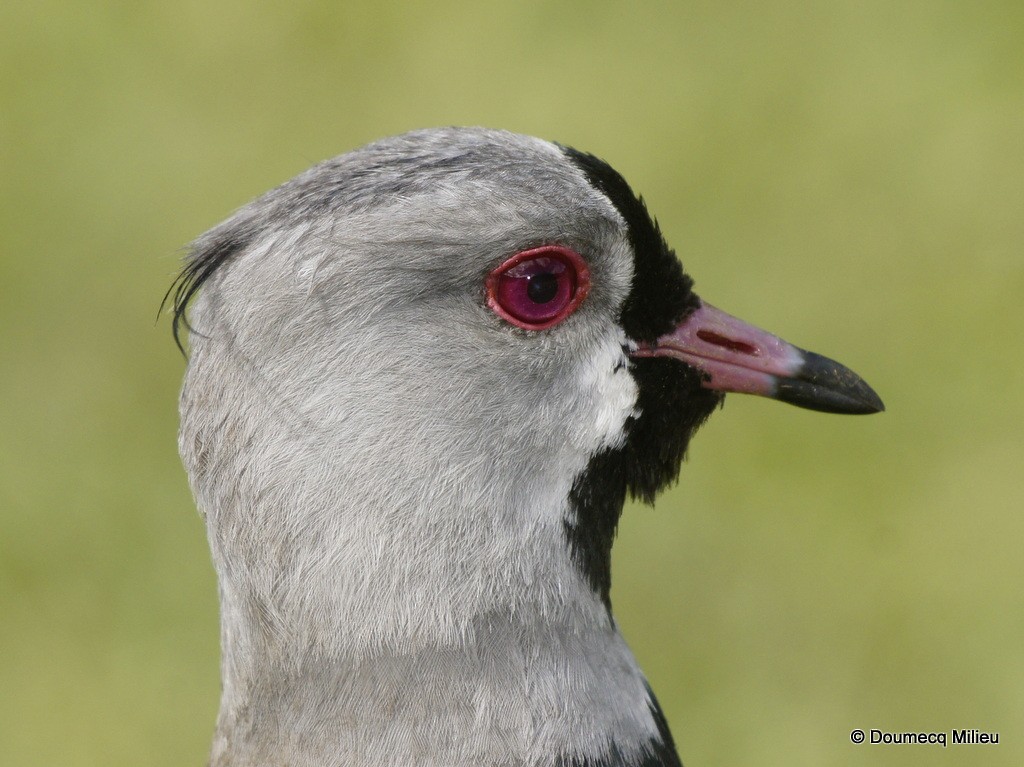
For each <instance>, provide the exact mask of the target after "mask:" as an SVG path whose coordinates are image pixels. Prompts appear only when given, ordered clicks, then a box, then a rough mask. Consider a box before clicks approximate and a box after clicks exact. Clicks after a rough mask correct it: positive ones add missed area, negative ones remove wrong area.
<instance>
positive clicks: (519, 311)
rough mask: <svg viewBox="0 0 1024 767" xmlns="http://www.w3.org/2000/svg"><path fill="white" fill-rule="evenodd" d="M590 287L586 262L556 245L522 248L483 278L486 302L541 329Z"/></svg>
mask: <svg viewBox="0 0 1024 767" xmlns="http://www.w3.org/2000/svg"><path fill="white" fill-rule="evenodd" d="M589 287H590V278H589V271H588V269H587V264H586V262H585V261H584V260H583V259H582V258H581V257H580V256H579V254H577V253H576V252H574V251H572V250H569V249H568V248H564V247H561V246H557V245H548V246H544V247H540V248H533V249H531V250H525V251H522V252H521V253H517V254H516V255H514V256H512V257H511V258H509V259H508V260H507V261H505V262H504V263H503V264H502V265H501V266H499V267H498V268H497V269H495V270H494V271H493V272H491V274H490V275H489V276H488V278H487V303H488V305H489V306H490V307H491V309H493V310H494V311H495V312H496V313H497V314H498V315H499V316H501V317H503V318H504V319H506V320H508V321H509V322H511V323H512V324H513V325H516V326H518V327H521V328H525V329H527V330H543V329H544V328H549V327H551V326H553V325H556V324H558V323H559V322H561V321H562V320H563V319H565V318H566V317H568V316H569V315H570V314H571V313H572V312H573V311H574V310H575V309H576V307H577V306H579V304H580V302H581V301H582V300H583V298H584V296H585V295H586V293H587V290H588V289H589Z"/></svg>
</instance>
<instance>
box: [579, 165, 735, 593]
mask: <svg viewBox="0 0 1024 767" xmlns="http://www.w3.org/2000/svg"><path fill="white" fill-rule="evenodd" d="M562 149H563V151H564V152H565V153H566V155H567V156H568V157H569V159H570V160H571V161H572V162H573V163H575V164H576V165H577V166H578V167H579V168H580V169H581V170H582V171H583V172H584V174H585V175H586V177H587V180H588V181H589V182H590V183H591V184H592V185H593V186H594V187H595V188H596V189H597V190H598V191H600V192H602V193H603V194H604V195H605V196H607V197H608V199H609V200H610V201H611V203H612V204H613V205H614V206H615V208H616V209H617V210H618V211H619V213H620V214H621V216H622V218H623V219H624V220H625V222H626V227H627V230H628V236H629V242H630V245H631V246H632V249H633V257H634V270H633V271H634V277H633V285H632V287H631V289H630V293H629V295H628V296H627V297H626V299H625V301H624V302H623V304H622V311H621V315H620V322H621V324H622V327H623V329H624V330H625V331H626V333H627V335H628V336H629V337H630V338H631V339H632V340H634V341H639V342H646V343H653V342H654V341H655V340H656V339H657V338H658V337H659V336H661V335H664V334H665V333H668V332H669V331H671V330H672V329H673V328H675V327H676V326H677V325H678V324H679V323H680V322H682V320H683V319H685V318H686V316H687V315H689V314H690V313H691V312H693V311H694V310H695V309H697V308H698V307H699V306H700V299H699V298H698V297H697V296H696V294H695V293H694V292H693V290H692V288H693V280H691V279H690V277H689V276H687V275H686V273H685V272H683V267H682V265H681V264H680V263H679V260H678V259H677V258H676V256H675V253H673V252H672V250H671V248H669V247H668V245H667V244H666V243H665V239H664V237H662V235H661V231H660V230H659V229H658V225H657V223H656V222H655V221H654V220H653V219H652V218H651V216H650V215H649V214H648V212H647V208H646V207H645V206H644V203H643V201H642V200H641V199H640V198H639V197H637V196H636V195H635V194H633V191H632V190H631V189H630V187H629V185H628V184H627V183H626V181H625V179H623V178H622V176H621V175H619V173H617V172H616V171H615V170H614V169H613V168H612V167H611V166H609V165H608V164H607V163H605V162H604V161H602V160H599V159H598V158H596V157H594V156H593V155H590V154H585V153H583V152H579V151H577V150H575V149H570V148H567V147H563V148H562ZM630 372H631V373H632V375H633V377H634V379H635V380H636V382H637V389H638V391H639V395H638V400H637V409H638V410H639V411H640V414H639V416H638V417H636V418H631V419H630V420H629V421H627V423H626V440H625V444H624V445H623V446H622V447H619V448H615V449H612V450H605V451H603V452H601V453H598V454H597V455H595V456H593V457H592V458H591V459H590V462H589V463H588V465H587V467H586V468H585V469H584V470H583V472H582V473H581V474H580V475H579V476H578V477H577V478H576V481H575V482H574V484H573V487H572V490H571V491H570V493H569V502H570V506H571V508H572V510H573V511H574V512H575V514H574V518H573V519H571V520H569V521H567V522H566V532H567V534H568V538H569V544H570V546H571V548H572V550H573V552H574V554H575V555H576V558H577V561H578V562H579V564H580V567H581V569H582V571H583V573H584V575H585V576H586V578H587V580H588V581H589V582H590V584H591V586H592V587H593V588H594V590H595V591H596V592H597V593H598V594H599V595H600V596H601V599H602V600H603V601H604V603H605V605H606V606H608V608H609V610H610V609H611V601H610V596H609V591H610V589H611V549H612V541H613V539H614V537H615V530H616V527H617V526H618V523H619V516H620V515H621V513H622V504H623V503H624V502H625V498H626V495H627V493H628V494H630V495H631V496H632V497H634V498H637V499H639V500H642V501H644V502H645V503H653V502H654V497H655V495H657V493H658V491H660V490H661V489H662V488H663V487H665V486H666V485H668V484H669V483H671V482H673V481H675V479H676V477H677V476H678V475H679V469H680V464H681V462H682V460H683V457H684V456H685V454H686V448H687V446H688V445H689V443H690V438H691V437H692V436H693V433H694V432H695V431H696V430H697V428H698V427H699V426H700V425H701V424H702V423H704V421H705V419H707V417H708V416H709V415H710V414H711V411H712V410H714V408H715V406H716V405H717V404H718V403H719V402H721V399H722V397H721V395H719V394H717V393H714V392H711V391H708V390H707V389H704V388H703V387H702V386H701V375H700V373H699V372H697V371H696V370H694V369H693V368H691V367H689V366H687V365H685V364H684V363H682V362H679V361H678V360H673V359H666V358H643V359H634V360H633V361H632V362H631V363H630Z"/></svg>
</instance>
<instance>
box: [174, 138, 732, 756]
mask: <svg viewBox="0 0 1024 767" xmlns="http://www.w3.org/2000/svg"><path fill="white" fill-rule="evenodd" d="M548 243H559V244H560V245H563V246H565V247H567V248H571V249H572V250H574V251H575V252H577V253H580V254H582V255H583V256H584V257H585V258H586V260H587V264H588V265H589V269H590V279H591V283H592V285H593V288H592V289H591V291H590V293H589V294H588V295H587V297H586V300H585V301H583V303H582V304H581V305H580V306H579V308H578V309H577V310H576V311H575V313H574V314H573V315H572V316H571V317H570V318H568V319H567V320H566V321H565V322H563V323H562V324H560V325H558V326H557V327H556V328H553V329H552V330H550V331H546V330H545V331H536V332H534V331H525V330H521V329H519V328H515V327H511V326H510V325H509V323H508V322H505V321H504V320H503V319H502V318H501V317H499V316H497V315H496V314H495V313H494V312H493V311H491V310H490V309H489V308H488V306H487V304H486V302H485V301H484V300H483V297H482V287H481V286H482V284H483V279H484V277H486V275H487V274H488V272H489V271H490V270H492V269H493V268H494V267H495V266H496V265H497V264H499V263H501V262H502V260H503V259H505V258H507V257H508V256H509V255H510V254H513V253H516V252H519V251H522V250H524V249H527V248H531V247H536V246H538V245H544V244H548ZM634 255H635V254H634V253H633V244H632V243H631V240H630V231H629V227H628V226H627V223H626V221H625V219H624V217H623V215H622V212H621V210H620V209H619V208H617V206H616V204H613V202H612V200H611V199H610V197H609V195H608V194H606V193H604V192H603V191H602V190H600V189H598V188H596V187H595V184H594V183H593V181H592V179H590V178H588V176H587V174H586V172H585V169H584V168H581V166H580V165H579V164H578V163H574V162H573V161H572V160H571V159H570V158H569V157H567V155H566V152H565V150H563V149H562V148H561V147H558V146H556V145H553V144H550V143H548V142H545V141H541V140H539V139H534V138H529V137H524V136H518V135H514V134H510V133H505V132H500V131H490V130H482V129H454V128H453V129H443V130H432V131H419V132H415V133H412V134H406V135H404V136H399V137H396V138H393V139H387V140H384V141H381V142H378V143H375V144H372V145H370V146H367V147H364V148H362V149H359V150H356V151H354V152H351V153H349V154H346V155H343V156H341V157H339V158H336V159H334V160H330V161H327V162H324V163H322V164H320V165H317V166H316V167H314V168H312V169H311V170H309V171H307V172H306V173H304V174H302V175H300V176H298V177H297V178H295V179H293V180H292V181H289V182H288V183H286V184H284V185H282V186H280V187H278V188H277V189H274V190H272V191H271V192H268V193H267V194H265V195H263V196H262V197H260V198H258V199H257V200H255V201H254V202H252V203H251V204H249V205H248V206H246V207H244V208H242V209H241V210H240V211H238V212H237V213H236V214H235V215H234V216H232V217H231V218H230V219H228V220H227V221H225V222H224V223H223V224H221V225H219V226H217V227H216V228H214V229H212V230H211V231H210V232H208V233H206V234H205V235H203V236H202V237H200V238H199V239H198V240H197V241H196V242H195V243H194V245H193V248H192V256H191V266H190V269H191V271H190V272H188V273H187V276H186V278H185V282H184V283H183V285H184V289H183V290H179V294H178V297H177V298H178V304H179V305H178V306H177V308H178V310H179V312H181V313H183V311H184V304H185V303H188V299H189V298H191V297H192V294H193V293H195V292H196V289H197V288H198V287H199V286H200V285H201V287H202V289H201V290H200V291H198V293H197V295H196V297H195V300H194V301H193V302H192V306H191V310H190V314H189V326H190V328H191V329H192V332H191V333H190V338H189V361H188V368H187V373H186V376H185V383H184V387H183V390H182V395H181V430H180V437H179V448H180V451H181V455H182V458H183V461H184V464H185V467H186V469H187V471H188V475H189V480H190V483H191V487H192V489H193V492H194V494H195V497H196V500H197V503H198V506H199V508H200V510H201V512H202V514H203V516H204V518H205V521H206V524H207V528H208V533H209V541H210V547H211V551H212V555H213V563H214V566H215V568H216V571H217V577H218V582H219V589H220V599H221V611H222V617H221V620H222V629H221V643H222V650H223V662H222V677H223V697H222V701H221V707H220V713H219V716H218V720H217V729H216V735H215V738H214V745H213V751H212V756H211V764H212V765H215V766H216V767H228V766H230V767H255V766H256V765H285V764H287V765H292V766H293V767H324V766H325V765H338V766H340V765H345V766H346V767H361V766H363V765H366V766H369V765H373V766H374V767H386V766H392V765H393V766H394V767H419V766H423V767H427V766H428V765H429V766H431V767H442V766H444V767H481V765H509V766H512V765H516V766H519V765H522V766H524V767H525V766H527V765H530V766H534V765H536V766H537V767H540V766H541V765H570V764H576V765H588V766H589V765H594V766H596V765H611V764H620V765H641V764H651V765H653V764H674V763H676V762H675V761H652V760H653V759H655V758H656V752H657V751H658V749H659V748H662V749H664V748H666V744H665V738H666V737H667V732H665V731H663V730H664V727H663V723H662V722H660V715H659V714H658V712H657V705H656V703H655V702H654V701H653V698H652V697H651V695H650V693H649V690H648V688H647V686H646V682H645V680H644V678H643V675H642V673H641V672H640V670H639V668H638V666H637V664H636V662H635V660H634V659H633V656H632V655H631V653H630V651H629V649H628V648H627V646H626V645H625V643H624V642H623V640H622V638H621V636H620V635H619V633H618V631H617V629H616V626H615V623H614V621H613V619H612V617H611V614H610V612H609V610H608V609H607V607H606V605H605V604H604V602H603V600H602V595H601V594H600V593H598V592H597V591H596V590H595V588H594V584H593V582H592V581H591V580H588V577H587V575H586V573H585V572H584V571H583V570H582V569H581V566H580V560H579V557H578V555H577V554H575V553H574V551H573V547H572V545H571V544H570V542H569V541H568V540H567V532H566V531H567V524H569V522H570V521H571V520H572V519H573V513H574V512H573V509H572V508H571V504H570V495H571V494H572V493H573V491H574V487H577V489H578V483H579V481H580V477H581V476H583V475H585V473H586V471H587V467H588V465H590V462H591V461H592V460H593V459H594V457H595V456H598V455H603V454H610V453H614V451H616V450H620V449H622V448H623V446H624V445H625V443H626V441H627V439H628V436H629V433H630V429H631V426H630V424H631V422H632V421H635V420H636V419H637V418H638V417H639V416H640V413H639V405H638V402H639V399H638V383H637V379H636V378H635V377H634V375H633V374H632V372H631V371H632V369H633V368H634V367H635V365H636V361H635V360H634V359H633V358H632V353H633V352H635V351H636V350H637V349H638V346H639V341H638V339H635V338H631V337H629V336H628V335H627V333H626V331H625V330H624V328H623V326H622V323H621V322H620V313H621V311H622V306H623V303H624V302H625V301H626V298H627V296H628V295H629V294H630V291H631V289H632V287H633V285H634V283H635V282H636V280H635V274H634V270H635V263H636V262H635V258H634ZM672 364H673V365H679V367H682V365H681V364H680V363H676V362H673V363H672ZM694 380H699V377H698V378H697V379H694ZM715 401H717V400H715ZM675 460H676V463H678V456H677V457H676V458H675ZM623 492H624V491H623ZM620 503H621V502H620ZM577 522H578V521H577ZM608 545H609V546H610V539H609V544H608ZM667 749H668V751H666V752H665V753H666V754H668V753H669V752H671V749H672V747H671V741H670V739H669V741H668V745H667ZM663 758H664V759H666V760H668V759H669V758H670V757H669V756H665V757H663ZM671 758H672V759H674V755H672V757H671ZM645 760H647V761H645Z"/></svg>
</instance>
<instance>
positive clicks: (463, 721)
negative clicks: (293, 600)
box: [211, 605, 658, 767]
mask: <svg viewBox="0 0 1024 767" xmlns="http://www.w3.org/2000/svg"><path fill="white" fill-rule="evenodd" d="M228 608H229V609H228V610H227V611H226V613H225V615H226V616H227V621H226V622H225V624H224V626H223V642H224V652H225V655H224V658H223V698H222V701H221V709H220V715H219V719H218V725H217V734H216V737H215V740H214V747H213V756H212V760H211V765H213V767H255V766H256V765H261V766H262V765H279V764H288V765H293V766H294V767H314V766H315V767H325V766H326V765H339V767H340V766H341V765H346V767H359V766H361V765H374V766H375V767H385V766H387V765H394V766H395V767H399V766H401V767H419V766H421V765H422V766H423V767H427V766H428V765H429V766H431V767H435V766H437V767H439V766H440V765H445V766H446V767H462V766H465V767H470V766H472V767H483V766H486V765H498V764H501V765H517V766H519V765H522V766H523V767H525V766H526V765H531V766H532V765H556V764H568V763H574V764H594V765H597V764H604V763H606V762H605V761H602V760H603V759H605V758H607V755H608V754H620V755H625V756H627V757H628V756H629V755H630V754H633V755H640V754H642V753H644V752H646V751H649V750H650V745H649V744H650V743H651V742H653V741H654V740H655V739H656V738H657V737H658V731H657V722H656V721H655V719H656V717H654V716H653V715H652V710H651V702H650V697H649V691H648V690H647V687H646V683H645V681H644V679H643V676H642V674H641V673H640V670H639V668H638V667H637V665H636V663H635V661H634V659H633V657H632V655H631V653H630V651H629V649H628V648H627V647H626V645H625V643H624V641H623V640H622V638H621V636H620V635H619V633H618V631H617V630H616V628H615V626H614V624H613V623H612V622H611V621H610V620H605V621H603V622H602V621H595V622H593V623H592V624H590V625H586V624H574V625H569V624H561V625H559V624H546V623H543V622H538V621H536V620H533V619H531V620H530V621H528V622H523V621H521V620H520V619H519V618H517V617H516V616H513V615H511V614H504V615H502V614H501V613H500V612H496V613H494V614H491V615H489V616H483V617H480V618H478V619H477V620H474V621H473V622H472V623H471V625H470V626H469V627H468V630H467V631H466V632H465V633H464V635H463V636H461V637H459V638H458V639H455V640H453V641H447V642H440V643H436V644H434V643H418V642H416V641H410V642H409V644H408V645H407V646H404V647H403V646H401V644H397V645H392V646H384V647H378V648H376V649H374V650H370V651H367V650H360V651H358V652H353V651H347V650H346V648H344V647H340V646H335V647H332V648H325V647H322V646H321V647H315V646H312V645H310V644H309V643H308V637H299V636H296V635H294V634H290V633H286V632H279V633H277V634H276V635H269V634H266V633H265V632H264V628H265V627H260V626H253V625H244V624H237V623H236V624H235V625H232V621H235V620H237V617H238V616H237V614H235V613H233V611H232V610H231V609H230V605H229V606H228ZM254 631H255V632H258V633H260V636H259V637H257V636H256V635H255V634H254ZM638 758H639V757H638ZM572 760H575V761H572ZM614 763H615V764H632V763H634V762H633V761H621V762H619V761H616V762H614Z"/></svg>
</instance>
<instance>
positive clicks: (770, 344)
mask: <svg viewBox="0 0 1024 767" xmlns="http://www.w3.org/2000/svg"><path fill="white" fill-rule="evenodd" d="M633 356H634V357H672V358H674V359H677V360H680V361H682V362H685V363H686V364H687V365H690V366H691V367H694V368H696V369H697V370H699V371H701V372H702V373H704V375H705V379H704V386H705V388H707V389H713V390H715V391H721V392H742V393H744V394H759V395H761V396H762V397H771V398H773V399H777V400H781V401H783V402H789V403H790V404H793V405H798V406H800V407H805V408H810V409H811V410H821V411H823V412H826V413H851V414H854V413H856V414H863V413H878V412H880V411H882V410H885V405H883V404H882V400H881V399H880V398H879V396H878V395H877V394H875V392H874V391H873V390H872V388H871V387H870V386H868V385H867V384H866V383H865V382H864V380H863V379H862V378H861V377H860V376H858V375H857V374H856V373H854V372H853V371H852V370H850V369H849V368H847V367H845V366H843V365H840V364H839V363H838V362H836V361H835V360H830V359H829V358H828V357H822V356H821V355H820V354H815V353H814V352H808V351H804V350H803V349H800V348H798V347H796V346H793V345H792V344H788V343H786V342H785V341H783V340H782V339H781V338H779V337H778V336H773V335H772V334H771V333H766V332H765V331H763V330H761V329H760V328H756V327H754V326H753V325H748V324H747V323H746V322H743V320H740V319H738V318H736V317H733V316H732V315H730V314H726V313H725V312H723V311H721V310H719V309H716V308H715V307H713V306H711V305H710V304H705V303H702V304H701V306H700V308H699V309H697V310H696V311H695V312H693V313H692V314H690V315H689V316H688V317H687V318H686V319H685V320H683V322H682V323H681V324H680V325H679V326H678V327H677V328H676V329H675V330H673V331H672V332H670V333H667V334H665V335H663V336H662V337H661V338H659V339H658V340H657V342H656V343H655V344H654V345H653V346H650V345H645V346H641V347H640V348H639V349H637V350H636V351H635V352H633Z"/></svg>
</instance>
